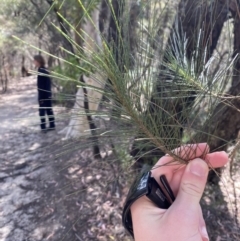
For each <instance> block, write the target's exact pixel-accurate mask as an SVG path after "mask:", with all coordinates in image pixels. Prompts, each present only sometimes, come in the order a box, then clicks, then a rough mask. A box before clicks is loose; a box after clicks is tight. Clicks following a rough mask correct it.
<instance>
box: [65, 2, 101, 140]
mask: <svg viewBox="0 0 240 241" xmlns="http://www.w3.org/2000/svg"><path fill="white" fill-rule="evenodd" d="M91 19H92V22H93V23H92V22H91V21H90V20H87V21H86V24H84V26H83V30H84V32H85V35H84V48H85V54H86V55H88V56H89V59H91V53H92V52H93V53H94V52H97V51H98V50H99V48H101V47H102V46H101V45H102V43H101V36H100V35H99V29H98V26H99V7H97V8H96V9H95V10H94V11H93V12H92V13H91ZM81 82H83V83H86V84H87V85H92V86H94V87H97V88H104V85H105V80H104V79H103V78H102V76H100V75H99V74H98V73H97V72H96V73H94V74H92V75H91V76H89V77H88V76H85V75H83V76H82V77H81ZM101 98H102V94H101V93H99V92H98V91H95V90H94V89H92V88H89V89H88V88H87V87H86V88H82V87H80V88H79V89H78V92H77V94H76V101H75V105H74V107H73V110H72V117H71V120H70V123H69V125H68V127H66V128H65V129H64V130H62V131H61V133H65V134H66V138H78V137H83V136H89V135H90V134H91V131H89V130H91V129H93V128H92V125H93V124H94V122H93V120H92V118H91V119H89V118H90V115H89V114H88V113H89V112H94V111H96V110H97V109H98V105H99V101H97V100H100V99H101ZM86 104H87V106H86ZM86 108H87V109H86ZM85 112H86V115H84V114H83V113H85ZM79 113H81V114H79Z"/></svg>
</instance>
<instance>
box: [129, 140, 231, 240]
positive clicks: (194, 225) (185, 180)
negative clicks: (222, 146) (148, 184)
mask: <svg viewBox="0 0 240 241" xmlns="http://www.w3.org/2000/svg"><path fill="white" fill-rule="evenodd" d="M174 152H175V153H176V154H177V155H178V156H180V157H182V158H183V159H185V160H186V159H187V160H189V163H188V165H182V164H176V163H170V162H172V160H173V158H172V157H170V156H167V155H166V156H164V157H162V158H161V159H160V160H159V161H158V163H157V164H156V165H155V166H154V167H153V170H152V171H151V172H152V176H153V177H154V178H155V180H156V181H158V180H159V177H160V176H161V175H165V176H166V178H167V180H168V182H169V185H170V186H171V189H172V190H173V193H174V195H175V197H176V200H175V201H174V202H173V204H172V205H171V206H170V208H169V209H166V210H165V209H160V208H158V207H156V206H155V205H154V203H152V202H151V201H150V200H149V199H148V198H147V197H146V196H143V197H141V198H139V199H138V200H136V201H135V202H134V203H133V204H132V206H131V214H132V222H133V231H134V238H135V240H136V241H207V240H209V238H208V234H207V230H206V225H205V221H204V219H203V216H202V209H201V207H200V204H199V202H200V199H201V197H202V194H203V191H204V188H205V185H206V181H207V176H208V171H209V167H213V168H217V167H221V166H224V165H225V164H226V163H227V161H228V156H227V154H226V153H225V152H214V153H209V147H208V145H207V144H206V143H201V144H197V145H186V146H183V147H180V148H177V149H175V150H174ZM200 157H202V158H203V157H204V160H205V161H204V160H202V159H200ZM158 166H159V167H158ZM158 183H159V181H158Z"/></svg>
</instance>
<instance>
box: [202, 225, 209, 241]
mask: <svg viewBox="0 0 240 241" xmlns="http://www.w3.org/2000/svg"><path fill="white" fill-rule="evenodd" d="M201 231H202V236H203V237H204V238H205V240H208V241H209V237H208V232H207V229H206V227H205V226H204V227H202V230H201Z"/></svg>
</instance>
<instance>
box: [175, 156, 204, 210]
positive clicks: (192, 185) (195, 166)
mask: <svg viewBox="0 0 240 241" xmlns="http://www.w3.org/2000/svg"><path fill="white" fill-rule="evenodd" d="M207 176H208V165H207V163H206V162H205V161H203V160H202V159H200V158H197V159H194V160H193V161H190V162H189V164H188V165H187V167H186V169H185V172H184V173H183V176H182V180H181V183H180V188H179V192H178V195H177V198H176V201H175V203H176V204H177V206H178V208H180V210H186V209H187V210H188V211H189V212H195V210H196V209H198V208H199V202H200V199H201V197H202V194H203V191H204V188H205V185H206V182H207Z"/></svg>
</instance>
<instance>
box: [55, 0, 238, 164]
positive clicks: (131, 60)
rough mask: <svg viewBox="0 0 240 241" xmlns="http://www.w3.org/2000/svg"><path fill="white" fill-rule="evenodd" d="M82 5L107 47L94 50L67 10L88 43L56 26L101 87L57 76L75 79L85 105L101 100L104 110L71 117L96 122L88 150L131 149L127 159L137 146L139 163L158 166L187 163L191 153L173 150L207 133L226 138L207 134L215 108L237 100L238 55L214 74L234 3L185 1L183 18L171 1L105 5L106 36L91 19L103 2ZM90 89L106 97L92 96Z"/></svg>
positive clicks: (87, 73) (67, 23) (85, 72)
mask: <svg viewBox="0 0 240 241" xmlns="http://www.w3.org/2000/svg"><path fill="white" fill-rule="evenodd" d="M58 2H59V1H58ZM58 4H60V3H58ZM63 4H65V2H64V1H63V2H62V5H63ZM78 4H79V9H81V11H82V12H81V16H83V17H82V19H81V21H82V24H83V25H84V24H86V23H90V25H91V26H92V29H93V30H92V31H95V34H96V35H98V37H99V38H100V40H101V44H98V43H95V44H96V45H95V50H93V49H92V48H89V46H90V45H92V42H95V39H92V41H88V42H86V41H85V42H84V39H85V38H86V36H88V37H89V33H87V32H86V31H85V30H83V29H82V31H81V32H79V31H77V29H76V27H75V26H74V25H73V24H72V23H71V22H70V21H68V20H67V19H65V18H64V17H63V16H62V15H61V13H60V12H57V14H58V16H59V17H60V18H61V19H62V21H63V22H64V25H65V26H67V29H69V31H70V32H75V34H77V35H78V37H79V38H80V39H82V40H83V42H84V44H83V45H82V46H81V45H79V44H78V43H77V42H76V41H75V40H74V39H72V38H71V37H70V34H68V33H67V32H66V31H62V28H61V27H57V26H56V25H55V27H56V29H57V30H58V31H59V32H60V33H61V34H62V35H63V36H64V37H65V38H66V39H67V40H68V41H69V43H71V45H72V46H73V48H74V51H72V52H71V51H69V50H66V49H65V52H66V53H67V54H68V55H69V56H71V58H75V59H76V60H77V61H78V62H79V65H78V66H76V68H79V75H85V76H88V77H90V78H92V79H94V81H95V82H97V83H99V85H98V86H96V85H95V84H92V83H90V82H89V83H88V82H87V81H79V80H78V79H72V78H71V77H69V76H68V77H64V76H63V75H60V74H57V73H54V72H52V76H53V77H54V78H59V79H61V80H63V79H65V80H66V81H74V82H75V83H77V86H78V87H79V88H83V90H84V93H85V100H84V101H85V102H84V103H85V104H86V102H88V103H99V102H101V104H100V107H99V108H98V109H97V110H91V109H90V108H89V107H88V108H89V109H88V110H86V109H85V111H77V109H76V111H75V115H74V116H72V118H81V117H82V116H88V117H89V116H91V118H90V119H88V120H89V124H92V123H94V126H95V127H94V128H95V130H94V132H92V134H94V136H95V137H96V138H91V139H90V143H88V145H89V144H92V145H100V149H101V148H102V147H103V146H111V147H112V148H113V149H114V150H115V151H116V152H118V153H120V150H125V153H126V154H127V153H129V150H130V149H131V150H130V152H131V154H132V156H133V158H134V159H135V160H138V159H142V160H143V162H146V160H147V161H149V162H155V161H156V160H157V159H158V158H159V157H160V156H161V155H163V154H169V155H171V156H173V157H174V158H175V160H176V161H178V162H181V163H185V162H186V160H187V156H186V158H185V159H181V158H179V157H178V156H176V155H175V154H174V152H172V150H173V149H174V148H176V147H178V146H180V145H182V144H185V143H198V142H199V141H203V140H202V136H204V141H205V142H208V140H209V139H211V138H220V139H222V137H218V136H215V134H214V133H213V132H212V130H211V131H209V130H207V129H206V125H207V126H210V125H212V124H211V120H213V115H214V113H215V112H214V110H215V109H216V107H217V106H218V105H219V104H220V103H221V104H224V105H225V106H228V107H229V108H230V107H231V106H232V104H231V99H232V98H233V97H232V96H231V95H226V86H227V85H228V83H229V82H230V77H231V75H232V72H233V70H234V68H233V67H234V64H235V62H236V61H237V59H238V56H237V55H235V56H234V58H233V59H232V58H230V57H229V59H227V60H226V61H225V63H224V64H223V65H222V66H221V67H220V68H219V69H217V71H213V69H215V65H216V61H217V60H216V59H217V57H216V56H215V54H214V49H215V48H216V45H217V42H218V40H219V37H220V33H221V32H222V28H223V24H224V22H226V21H227V12H228V11H229V10H228V7H229V5H228V4H227V3H226V4H225V5H223V4H222V3H220V2H219V1H215V2H214V1H211V2H210V1H199V3H198V4H197V3H196V4H194V3H192V1H188V0H185V1H184V0H182V1H181V2H180V4H179V7H178V11H177V14H176V13H175V12H174V11H171V9H172V8H171V7H170V2H169V1H166V2H164V1H155V0H151V1H143V0H142V1H136V2H134V1H133V2H132V1H127V0H126V1H124V0H121V1H120V0H118V1H114V0H112V1H111V0H106V1H105V5H106V6H107V8H108V14H109V16H108V18H106V21H105V22H104V23H103V25H105V27H106V26H109V29H108V31H105V32H101V31H100V30H99V27H98V26H97V25H98V24H99V23H98V22H95V19H93V18H92V13H93V11H94V10H93V8H92V7H91V6H94V8H95V7H96V4H99V1H90V2H89V3H88V4H86V3H85V2H82V1H81V0H79V1H78ZM60 5H61V4H60ZM98 6H99V5H98ZM190 8H191V9H190ZM219 9H220V10H221V12H220V13H219ZM166 19H167V20H168V25H170V26H171V24H172V23H173V25H172V27H171V29H170V34H169V33H168V31H166V30H167V27H166V23H165V22H164V20H166ZM174 19H175V20H174ZM187 27H188V29H187V30H186V28H187ZM225 31H230V28H228V27H227V28H225ZM70 32H69V33H70ZM216 32H217V34H216ZM214 34H215V35H217V36H215V35H214ZM214 36H215V37H214ZM226 41H228V40H226ZM229 41H230V40H229ZM63 50H64V49H63ZM66 63H67V62H66ZM70 64H71V63H70ZM99 86H101V87H99ZM89 90H94V91H95V92H96V93H97V92H98V93H101V94H102V95H103V97H104V98H103V99H101V98H100V99H99V98H97V99H96V98H94V96H90V95H88V94H87V93H88V91H89ZM234 98H238V96H234ZM85 106H86V105H85ZM90 126H91V125H90ZM216 128H217V124H216ZM86 133H87V134H89V131H88V130H86ZM133 140H134V141H133ZM227 142H228V140H226V143H227ZM144 156H145V159H144ZM121 158H122V157H121Z"/></svg>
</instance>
